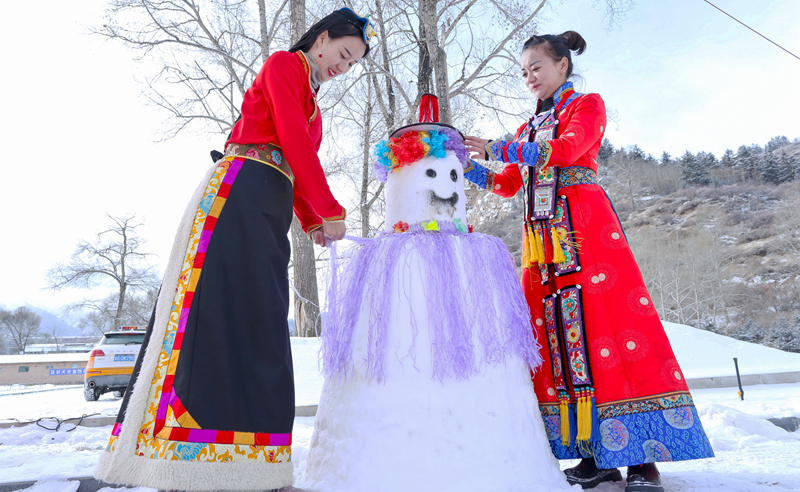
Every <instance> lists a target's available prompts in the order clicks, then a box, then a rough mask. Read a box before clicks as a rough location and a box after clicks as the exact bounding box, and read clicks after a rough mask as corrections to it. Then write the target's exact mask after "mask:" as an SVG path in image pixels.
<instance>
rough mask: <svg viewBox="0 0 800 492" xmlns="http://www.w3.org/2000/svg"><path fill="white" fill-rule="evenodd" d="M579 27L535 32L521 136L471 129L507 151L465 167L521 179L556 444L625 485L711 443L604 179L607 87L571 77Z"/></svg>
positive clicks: (491, 176) (494, 185) (643, 485)
mask: <svg viewBox="0 0 800 492" xmlns="http://www.w3.org/2000/svg"><path fill="white" fill-rule="evenodd" d="M585 48H586V42H585V41H584V40H583V38H582V37H581V36H580V35H579V34H578V33H576V32H574V31H568V32H566V33H564V34H562V35H560V36H554V35H544V36H533V37H532V38H530V39H529V40H528V41H527V42H526V43H525V45H524V48H523V52H522V56H521V60H520V63H521V67H522V76H523V78H524V80H525V84H526V85H527V87H528V89H529V90H530V91H531V92H532V93H533V95H534V96H536V98H537V101H536V111H535V112H534V116H533V117H532V118H531V119H530V120H529V121H527V122H525V123H524V124H523V125H522V126H521V127H520V128H519V130H518V131H517V133H516V136H515V137H514V140H513V141H511V142H505V141H502V140H495V141H489V140H484V139H481V138H478V137H472V136H469V137H467V138H466V141H467V147H468V148H469V150H470V151H471V152H473V154H474V155H477V156H478V157H480V158H482V159H489V160H495V161H501V162H504V163H508V165H506V167H505V168H504V169H503V171H502V172H500V173H494V172H492V171H490V170H489V169H486V168H485V167H483V166H481V165H480V164H478V163H477V162H474V161H473V169H472V170H470V171H469V172H466V173H465V174H464V177H466V178H467V179H468V180H470V181H472V182H473V183H475V184H477V185H478V186H479V187H481V188H483V189H486V190H488V191H491V192H493V193H495V194H498V195H500V196H504V197H511V196H514V195H515V194H516V193H517V192H518V191H519V190H520V189H524V197H525V200H524V203H525V214H524V217H523V220H524V223H523V229H522V240H523V248H522V249H523V255H522V267H523V270H522V286H523V289H524V291H525V294H526V297H527V299H528V304H529V305H530V308H531V317H532V319H533V323H534V329H535V330H536V332H537V339H538V340H547V346H546V347H543V349H542V350H543V352H545V351H546V352H547V353H543V354H542V355H543V356H544V358H545V359H546V360H547V361H548V362H546V363H545V364H544V365H543V366H542V370H540V371H539V372H538V373H537V374H535V375H534V377H533V383H534V387H535V390H536V394H537V397H538V399H539V408H540V410H541V413H542V417H543V419H544V421H545V427H546V428H547V431H548V438H549V439H550V446H551V449H552V450H553V453H554V454H555V455H556V457H557V458H559V459H575V458H581V462H580V464H579V465H578V466H576V467H574V468H570V469H568V470H566V471H565V473H566V475H567V479H568V481H569V482H570V483H573V484H580V485H581V486H582V487H583V488H590V487H594V486H596V485H597V484H599V483H601V482H604V481H611V480H613V481H617V480H621V479H622V476H621V473H620V472H619V470H617V469H616V468H617V467H620V466H627V467H628V475H627V484H626V491H628V492H631V491H645V490H646V491H654V492H655V491H661V490H663V488H662V487H661V482H660V477H659V473H658V470H657V469H656V466H655V464H654V463H655V462H657V461H677V460H687V459H698V458H706V457H711V456H713V451H712V450H711V446H710V444H709V442H708V439H707V438H706V436H705V433H704V431H703V428H702V426H701V424H700V419H699V417H698V415H697V411H696V410H695V408H694V403H693V401H692V397H691V395H690V394H689V390H688V388H687V386H686V382H685V380H684V377H683V373H682V372H681V369H680V367H679V365H678V362H677V361H676V360H675V356H674V354H673V352H672V348H671V347H670V344H669V340H668V339H667V336H666V334H665V332H664V328H663V327H662V325H661V321H660V320H659V318H658V314H657V313H656V310H655V309H654V308H653V303H652V301H651V299H650V296H649V294H648V292H647V289H646V288H645V284H644V281H643V279H642V276H641V273H640V272H639V268H638V266H637V265H636V261H635V260H634V257H633V254H632V253H631V250H630V248H629V246H628V243H627V240H626V238H625V234H624V232H623V230H622V226H621V224H620V222H619V219H618V218H617V216H616V214H615V213H614V210H613V208H612V206H611V202H610V201H609V199H608V197H607V195H606V194H605V192H604V191H603V189H602V188H601V187H600V186H599V185H598V184H597V174H596V173H597V152H598V150H599V149H600V144H601V142H602V139H603V133H604V131H605V126H606V110H605V105H604V103H603V99H602V98H601V97H600V96H599V95H597V94H586V95H584V94H579V93H577V92H575V90H574V89H573V87H572V84H571V83H570V82H568V81H567V80H568V79H569V77H570V75H571V74H572V67H573V65H572V57H571V53H570V52H571V51H576V52H577V54H581V53H583V51H584V49H585Z"/></svg>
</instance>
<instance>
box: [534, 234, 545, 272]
mask: <svg viewBox="0 0 800 492" xmlns="http://www.w3.org/2000/svg"><path fill="white" fill-rule="evenodd" d="M533 232H534V244H535V246H536V256H537V257H538V258H539V263H546V262H547V257H546V256H545V254H544V241H543V240H542V236H541V234H539V228H538V227H535V228H534V229H533Z"/></svg>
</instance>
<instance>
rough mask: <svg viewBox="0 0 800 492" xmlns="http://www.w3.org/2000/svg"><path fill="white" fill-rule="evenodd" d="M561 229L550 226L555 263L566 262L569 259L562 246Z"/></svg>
mask: <svg viewBox="0 0 800 492" xmlns="http://www.w3.org/2000/svg"><path fill="white" fill-rule="evenodd" d="M560 232H561V231H560V230H556V228H555V227H551V228H550V233H551V235H552V236H553V263H564V262H566V261H567V257H566V255H565V254H564V250H563V248H562V246H561V234H560Z"/></svg>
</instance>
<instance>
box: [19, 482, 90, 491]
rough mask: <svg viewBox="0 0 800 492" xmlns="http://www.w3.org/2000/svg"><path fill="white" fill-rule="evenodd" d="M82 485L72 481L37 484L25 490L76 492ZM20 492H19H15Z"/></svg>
mask: <svg viewBox="0 0 800 492" xmlns="http://www.w3.org/2000/svg"><path fill="white" fill-rule="evenodd" d="M80 485H81V483H80V482H79V481H77V480H70V481H67V482H62V481H60V480H59V481H55V482H36V483H35V484H33V485H32V486H31V487H28V488H27V489H20V490H24V491H25V492H76V491H77V490H78V487H79V486H80ZM14 492H18V491H14Z"/></svg>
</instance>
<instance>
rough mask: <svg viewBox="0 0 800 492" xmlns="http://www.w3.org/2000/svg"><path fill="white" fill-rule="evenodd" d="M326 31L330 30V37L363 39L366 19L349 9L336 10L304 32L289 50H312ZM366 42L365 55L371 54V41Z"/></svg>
mask: <svg viewBox="0 0 800 492" xmlns="http://www.w3.org/2000/svg"><path fill="white" fill-rule="evenodd" d="M325 31H328V37H330V38H331V39H337V38H343V37H345V36H355V37H357V38H358V39H360V40H362V41H363V40H364V21H363V20H361V19H359V18H358V17H357V16H356V15H355V14H354V13H353V12H352V11H351V10H349V9H341V10H336V11H334V12H332V13H330V14H328V15H326V16H325V17H323V18H322V19H320V20H319V21H318V22H317V23H316V24H314V25H313V26H311V28H310V29H309V30H308V31H306V33H305V34H303V37H301V38H300V40H299V41H297V42H296V43H295V44H294V45H293V46H292V47H291V48H289V51H290V52H291V53H294V52H295V51H304V52H306V53H308V50H310V49H311V47H312V46H314V43H315V42H316V41H317V37H319V35H320V34H322V33H323V32H325ZM364 44H366V45H367V50H366V51H365V52H364V57H366V56H367V55H368V54H369V43H364Z"/></svg>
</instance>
